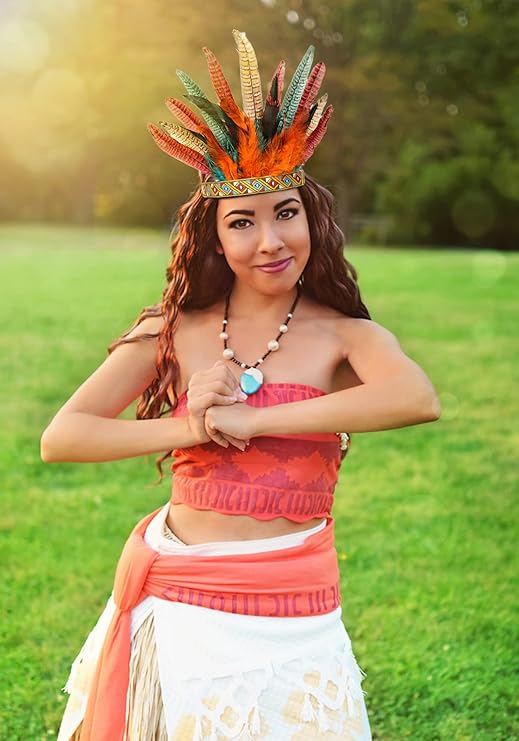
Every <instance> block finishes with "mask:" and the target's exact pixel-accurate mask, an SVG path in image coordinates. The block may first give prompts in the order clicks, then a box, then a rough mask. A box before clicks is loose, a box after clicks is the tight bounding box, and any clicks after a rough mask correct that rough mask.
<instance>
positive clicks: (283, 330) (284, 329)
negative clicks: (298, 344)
mask: <svg viewBox="0 0 519 741" xmlns="http://www.w3.org/2000/svg"><path fill="white" fill-rule="evenodd" d="M279 331H280V332H283V334H285V332H288V327H287V325H286V324H280V325H279Z"/></svg>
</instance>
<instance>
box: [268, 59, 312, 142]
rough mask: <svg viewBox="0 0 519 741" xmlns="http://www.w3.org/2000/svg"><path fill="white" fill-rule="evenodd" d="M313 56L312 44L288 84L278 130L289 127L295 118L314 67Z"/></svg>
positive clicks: (279, 115)
mask: <svg viewBox="0 0 519 741" xmlns="http://www.w3.org/2000/svg"><path fill="white" fill-rule="evenodd" d="M313 58H314V47H313V46H312V45H310V46H309V47H308V49H307V50H306V52H305V53H304V55H303V58H302V59H301V61H300V62H299V64H298V65H297V69H296V71H295V72H294V76H293V77H292V79H291V81H290V85H289V86H288V88H287V91H286V93H285V96H284V98H283V102H282V103H281V108H280V109H279V114H278V127H277V130H278V132H279V131H281V129H283V128H286V129H288V127H289V126H290V124H291V123H292V121H293V120H294V116H295V115H296V111H297V108H298V106H299V101H300V100H301V96H302V94H303V90H304V89H305V85H306V81H307V79H308V75H309V73H310V69H311V68H312V62H313Z"/></svg>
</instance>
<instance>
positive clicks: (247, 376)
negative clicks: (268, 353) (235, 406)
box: [240, 368, 263, 396]
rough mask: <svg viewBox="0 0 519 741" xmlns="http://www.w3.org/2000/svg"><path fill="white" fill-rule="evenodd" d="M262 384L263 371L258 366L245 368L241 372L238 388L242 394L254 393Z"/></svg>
mask: <svg viewBox="0 0 519 741" xmlns="http://www.w3.org/2000/svg"><path fill="white" fill-rule="evenodd" d="M262 386H263V373H262V372H261V371H260V369H259V368H247V370H246V371H244V372H243V373H242V374H241V377H240V388H241V390H242V391H243V393H244V394H248V395H249V396H250V394H255V393H256V391H258V389H260V388H261V387H262Z"/></svg>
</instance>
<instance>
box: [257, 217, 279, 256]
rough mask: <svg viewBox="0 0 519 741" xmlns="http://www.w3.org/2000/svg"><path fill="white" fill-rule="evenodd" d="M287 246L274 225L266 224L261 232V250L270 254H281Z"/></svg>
mask: <svg viewBox="0 0 519 741" xmlns="http://www.w3.org/2000/svg"><path fill="white" fill-rule="evenodd" d="M284 246H285V243H284V242H283V240H282V239H281V235H280V234H279V233H278V231H277V229H276V228H275V226H274V225H271V224H265V225H263V226H262V228H261V231H260V239H259V250H260V252H265V253H268V254H272V253H274V254H275V253H276V252H279V250H282V249H283V248H284Z"/></svg>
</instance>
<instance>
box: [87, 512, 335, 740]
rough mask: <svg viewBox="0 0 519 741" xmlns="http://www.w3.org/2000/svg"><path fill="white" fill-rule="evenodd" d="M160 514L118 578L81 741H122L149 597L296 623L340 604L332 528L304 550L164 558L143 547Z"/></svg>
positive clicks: (126, 554) (142, 525)
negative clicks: (140, 621) (133, 648)
mask: <svg viewBox="0 0 519 741" xmlns="http://www.w3.org/2000/svg"><path fill="white" fill-rule="evenodd" d="M159 511H160V509H159V510H156V511H155V512H152V513H151V514H149V515H147V516H146V517H144V519H142V520H141V521H140V522H139V523H138V524H137V526H136V527H135V529H134V530H133V532H132V533H131V535H130V537H129V538H128V540H127V541H126V544H125V546H124V548H123V551H122V553H121V557H120V559H119V563H118V564H117V569H116V573H115V584H114V600H115V603H116V605H117V610H116V612H115V614H114V617H113V619H112V622H111V624H110V627H109V629H108V632H107V635H106V639H105V642H104V644H103V649H102V652H101V655H100V657H99V661H98V664H97V667H96V672H95V675H94V678H93V681H92V686H91V688H90V692H89V696H88V704H87V708H86V713H85V717H84V720H83V725H82V728H81V741H123V737H124V729H125V723H126V694H127V691H128V683H129V665H130V643H131V611H132V608H133V607H135V606H136V605H137V604H138V603H139V602H140V601H141V600H142V599H144V598H145V597H146V596H147V595H154V596H156V597H160V598H161V599H167V600H172V601H175V602H189V603H190V604H197V605H200V606H201V607H209V608H212V609H218V610H223V611H225V612H234V613H240V614H249V615H262V616H276V617H296V616H310V615H318V614H322V613H327V612H331V611H332V610H335V609H336V608H337V607H338V606H339V604H340V591H339V569H338V563H337V552H336V550H335V547H334V521H333V518H332V517H327V518H326V519H327V522H326V526H325V527H324V528H323V529H322V530H320V531H318V532H316V533H313V534H311V535H309V536H308V538H306V540H305V542H304V543H301V544H300V545H296V546H293V547H288V548H281V549H278V550H274V551H264V552H259V553H246V554H240V555H239V556H237V555H236V554H231V555H218V556H197V555H195V554H185V555H184V554H182V555H176V554H167V555H165V554H161V553H158V552H157V551H155V550H153V549H152V548H151V547H150V546H148V545H147V543H146V542H145V540H144V535H145V532H146V528H147V526H148V524H149V523H150V522H151V520H152V519H153V518H154V517H155V515H156V514H157V513H158V512H159Z"/></svg>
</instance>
